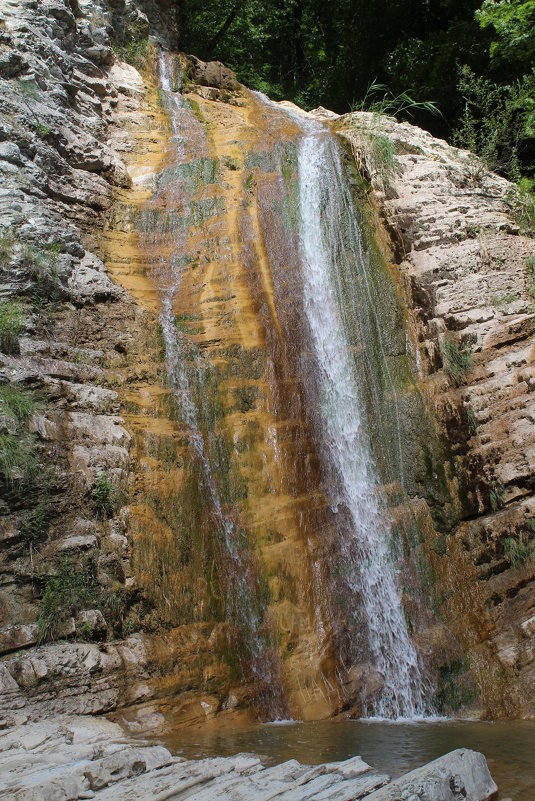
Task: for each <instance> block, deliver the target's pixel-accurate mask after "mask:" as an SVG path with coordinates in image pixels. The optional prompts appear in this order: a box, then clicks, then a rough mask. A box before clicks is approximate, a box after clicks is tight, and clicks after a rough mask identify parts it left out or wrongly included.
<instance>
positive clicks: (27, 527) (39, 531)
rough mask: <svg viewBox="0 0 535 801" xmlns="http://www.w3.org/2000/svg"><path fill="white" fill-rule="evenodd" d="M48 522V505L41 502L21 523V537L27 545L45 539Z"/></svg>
mask: <svg viewBox="0 0 535 801" xmlns="http://www.w3.org/2000/svg"><path fill="white" fill-rule="evenodd" d="M49 522H50V507H49V505H48V503H47V502H41V503H40V504H39V505H38V506H36V508H35V509H33V510H32V511H31V512H30V513H29V514H28V515H27V516H26V518H25V520H24V522H23V524H22V539H23V541H24V542H25V543H26V544H27V545H35V544H36V543H37V542H41V541H42V540H44V539H45V537H46V535H47V532H48V524H49Z"/></svg>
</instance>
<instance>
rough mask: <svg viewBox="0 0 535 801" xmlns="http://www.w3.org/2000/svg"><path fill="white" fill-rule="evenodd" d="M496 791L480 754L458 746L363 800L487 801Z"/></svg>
mask: <svg viewBox="0 0 535 801" xmlns="http://www.w3.org/2000/svg"><path fill="white" fill-rule="evenodd" d="M497 791H498V787H497V785H496V783H495V782H494V780H493V779H492V776H491V775H490V771H489V768H488V765H487V761H486V759H485V757H484V756H483V754H481V753H479V752H478V751H471V750H470V749H465V748H458V749H456V750H455V751H450V752H449V753H448V754H445V755H444V756H441V757H439V758H438V759H435V760H433V761H432V762H429V763H427V764H426V765H423V766H422V767H421V768H416V769H415V770H412V771H411V772H410V773H406V774H405V775H404V776H401V777H400V778H399V779H395V780H394V781H392V782H390V783H389V784H387V785H386V786H385V787H381V788H380V789H379V790H376V791H375V792H373V793H372V794H371V795H368V796H366V801H399V799H404V801H405V799H406V801H487V799H491V798H492V797H493V796H494V795H495V794H496V793H497Z"/></svg>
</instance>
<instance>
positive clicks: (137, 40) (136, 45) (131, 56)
mask: <svg viewBox="0 0 535 801" xmlns="http://www.w3.org/2000/svg"><path fill="white" fill-rule="evenodd" d="M114 50H115V52H116V53H117V55H118V56H119V58H121V59H122V60H123V61H126V63H127V64H131V65H132V66H133V67H135V68H136V69H137V70H143V69H145V67H146V66H147V60H148V56H149V38H148V36H136V37H134V38H132V39H131V40H130V41H129V42H127V43H126V44H124V45H119V44H115V45H114Z"/></svg>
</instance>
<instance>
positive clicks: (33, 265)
mask: <svg viewBox="0 0 535 801" xmlns="http://www.w3.org/2000/svg"><path fill="white" fill-rule="evenodd" d="M59 247H61V243H52V245H51V246H47V247H46V248H36V247H34V246H33V245H28V244H26V245H24V246H23V248H22V266H23V267H24V268H25V269H26V270H27V271H28V272H29V274H30V277H31V278H32V279H33V280H34V281H35V285H34V288H33V292H32V294H33V297H34V301H37V302H42V301H44V300H57V299H58V298H59V297H61V295H62V294H63V290H62V286H61V275H60V270H59V267H58V262H57V256H58V255H59V253H60V252H61V251H60V250H58V248H59Z"/></svg>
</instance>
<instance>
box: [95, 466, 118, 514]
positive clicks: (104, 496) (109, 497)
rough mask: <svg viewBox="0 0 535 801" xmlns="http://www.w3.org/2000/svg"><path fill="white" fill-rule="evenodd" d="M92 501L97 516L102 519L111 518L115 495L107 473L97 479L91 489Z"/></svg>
mask: <svg viewBox="0 0 535 801" xmlns="http://www.w3.org/2000/svg"><path fill="white" fill-rule="evenodd" d="M93 500H94V501H95V506H96V507H97V512H98V514H100V515H102V517H111V515H112V514H113V510H114V507H115V494H114V492H113V485H112V483H111V481H110V480H109V478H108V475H107V473H102V475H100V476H99V477H98V479H97V482H96V484H95V486H94V488H93Z"/></svg>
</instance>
